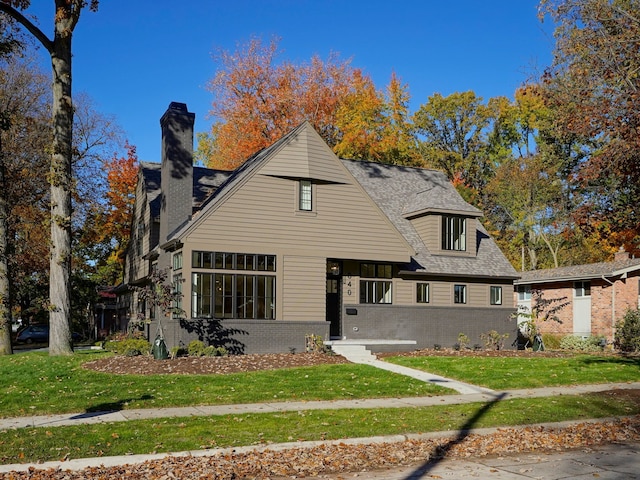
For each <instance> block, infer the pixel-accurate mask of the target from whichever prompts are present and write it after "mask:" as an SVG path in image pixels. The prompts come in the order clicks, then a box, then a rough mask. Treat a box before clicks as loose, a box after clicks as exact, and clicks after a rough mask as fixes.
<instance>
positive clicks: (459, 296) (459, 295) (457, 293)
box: [453, 285, 467, 303]
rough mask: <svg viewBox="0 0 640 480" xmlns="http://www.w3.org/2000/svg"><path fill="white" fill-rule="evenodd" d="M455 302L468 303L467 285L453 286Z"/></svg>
mask: <svg viewBox="0 0 640 480" xmlns="http://www.w3.org/2000/svg"><path fill="white" fill-rule="evenodd" d="M453 303H467V286H466V285H454V286H453Z"/></svg>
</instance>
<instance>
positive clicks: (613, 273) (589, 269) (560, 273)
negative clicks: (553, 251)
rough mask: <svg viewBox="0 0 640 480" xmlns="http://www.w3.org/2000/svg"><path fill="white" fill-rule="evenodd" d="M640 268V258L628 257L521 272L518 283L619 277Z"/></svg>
mask: <svg viewBox="0 0 640 480" xmlns="http://www.w3.org/2000/svg"><path fill="white" fill-rule="evenodd" d="M635 270H640V258H627V259H623V260H615V261H613V262H600V263H588V264H585V265H573V266H570V267H559V268H546V269H542V270H531V271H528V272H520V277H521V278H520V279H519V280H517V281H516V282H515V284H516V285H525V284H534V283H551V282H562V281H578V280H591V279H594V278H602V277H605V278H612V277H618V276H620V275H623V274H625V273H628V272H632V271H635Z"/></svg>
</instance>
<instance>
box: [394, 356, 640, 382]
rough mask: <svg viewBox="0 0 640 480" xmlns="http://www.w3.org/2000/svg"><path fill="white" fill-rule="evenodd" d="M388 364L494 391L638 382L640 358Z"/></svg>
mask: <svg viewBox="0 0 640 480" xmlns="http://www.w3.org/2000/svg"><path fill="white" fill-rule="evenodd" d="M386 360H387V361H389V362H391V363H396V364H398V365H404V366H406V367H410V368H416V369H419V370H425V371H427V372H430V373H435V374H438V375H442V376H444V377H448V378H453V379H456V380H462V381H464V382H468V383H472V384H474V385H480V386H483V387H487V388H491V389H494V390H505V389H518V388H537V387H550V386H559V385H579V384H583V385H584V384H594V383H612V382H637V381H640V357H622V356H603V355H577V356H575V357H563V358H545V357H541V358H530V357H527V358H524V357H402V356H401V357H391V358H387V359H386Z"/></svg>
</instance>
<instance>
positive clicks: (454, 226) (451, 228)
mask: <svg viewBox="0 0 640 480" xmlns="http://www.w3.org/2000/svg"><path fill="white" fill-rule="evenodd" d="M466 220H467V219H466V218H464V217H453V216H443V217H442V250H450V251H456V252H464V251H466V250H467V221H466Z"/></svg>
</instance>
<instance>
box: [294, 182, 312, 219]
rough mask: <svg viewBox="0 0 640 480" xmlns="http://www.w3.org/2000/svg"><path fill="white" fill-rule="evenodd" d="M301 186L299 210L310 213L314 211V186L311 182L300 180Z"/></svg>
mask: <svg viewBox="0 0 640 480" xmlns="http://www.w3.org/2000/svg"><path fill="white" fill-rule="evenodd" d="M299 185H300V191H299V192H298V208H299V209H300V210H302V211H304V212H310V211H311V210H312V209H313V196H312V194H313V185H312V184H311V180H300V183H299Z"/></svg>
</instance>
